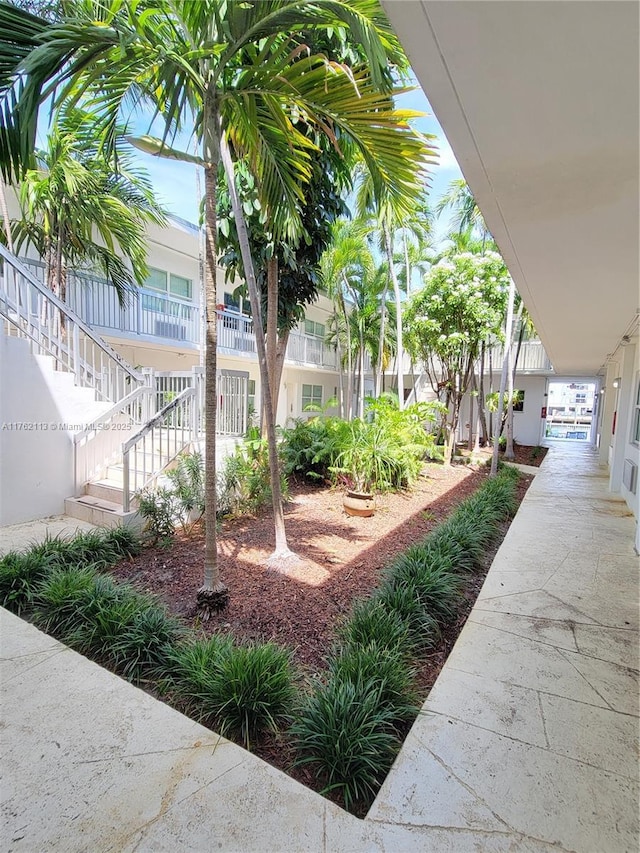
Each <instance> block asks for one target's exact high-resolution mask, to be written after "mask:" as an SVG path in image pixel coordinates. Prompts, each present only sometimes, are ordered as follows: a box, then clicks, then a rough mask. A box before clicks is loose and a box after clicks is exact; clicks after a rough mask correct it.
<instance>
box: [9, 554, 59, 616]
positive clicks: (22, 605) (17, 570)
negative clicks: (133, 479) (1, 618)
mask: <svg viewBox="0 0 640 853" xmlns="http://www.w3.org/2000/svg"><path fill="white" fill-rule="evenodd" d="M51 565H52V564H51V559H50V558H47V557H45V556H40V555H38V554H33V553H31V552H30V551H28V552H27V553H26V554H18V553H17V552H15V551H11V552H10V553H8V554H5V556H4V557H2V559H0V604H2V606H3V607H6V608H7V610H11V611H12V612H13V613H17V614H18V615H20V614H21V613H24V612H25V611H28V610H29V609H30V608H31V605H32V603H33V597H34V593H35V590H36V589H37V586H38V584H39V583H40V581H42V579H43V578H44V577H46V575H47V574H48V572H49V571H51Z"/></svg>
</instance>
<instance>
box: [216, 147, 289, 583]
mask: <svg viewBox="0 0 640 853" xmlns="http://www.w3.org/2000/svg"><path fill="white" fill-rule="evenodd" d="M219 140H220V154H221V158H222V163H223V165H224V170H225V174H226V176H227V183H228V185H229V197H230V199H231V207H232V210H233V216H234V219H235V223H236V228H237V231H238V240H239V242H240V253H241V255H242V262H243V265H244V271H245V276H246V279H247V287H248V290H249V302H250V303H251V313H252V314H253V324H254V329H255V330H256V336H255V337H256V350H257V355H258V364H259V366H260V381H261V383H262V395H263V401H264V412H265V421H266V426H267V444H268V447H269V473H270V477H271V496H272V502H273V523H274V532H275V550H274V552H273V553H272V554H271V556H270V557H269V559H268V560H267V566H268V567H269V568H272V569H275V570H277V571H285V570H286V569H287V567H288V566H290V565H291V564H292V563H296V562H298V561H299V558H298V557H297V556H296V555H295V554H294V553H293V552H292V551H290V550H289V546H288V544H287V534H286V531H285V526H284V512H283V509H282V490H281V488H280V466H279V462H278V445H277V441H276V428H275V420H274V413H273V401H272V399H271V388H270V385H269V370H268V366H267V353H266V347H265V339H264V335H263V334H259V331H260V330H261V329H262V328H263V326H262V309H261V306H260V295H259V293H258V284H257V282H256V276H255V269H254V266H253V258H252V257H251V247H250V245H249V234H248V232H247V225H246V222H245V218H244V213H243V211H242V205H241V204H240V199H239V198H238V193H237V190H236V185H235V169H234V165H233V160H232V159H231V152H230V151H229V146H228V144H227V141H226V139H225V137H224V136H223V135H222V134H220V136H219Z"/></svg>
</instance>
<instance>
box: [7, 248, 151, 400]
mask: <svg viewBox="0 0 640 853" xmlns="http://www.w3.org/2000/svg"><path fill="white" fill-rule="evenodd" d="M0 257H2V258H3V259H4V261H5V262H6V263H7V264H8V265H9V266H10V267H12V269H13V270H14V271H15V272H16V273H17V274H18V275H19V276H20V277H21V278H22V279H23V280H24V281H25V282H26V283H27V284H28V285H29V286H30V287H31V288H33V289H34V290H36V291H37V293H38V294H39V296H40V297H41V298H42V299H44V300H45V301H46V302H47V303H48V304H49V305H51V306H53V307H54V308H55V309H57V310H58V311H59V312H60V314H61V315H63V316H64V317H66V318H67V320H69V321H70V322H71V323H73V325H74V327H75V328H74V334H75V335H76V336H77V335H78V333H79V332H81V333H82V334H83V335H84V336H85V337H86V338H88V339H89V340H90V341H91V342H92V343H93V345H94V346H96V347H97V348H98V349H99V350H100V351H101V352H102V353H103V354H104V355H105V356H107V358H108V359H109V360H110V361H112V362H114V363H115V365H116V366H117V368H118V369H119V370H121V371H123V373H124V374H126V375H127V376H128V377H129V378H130V379H131V380H132V381H133V382H135V383H136V384H138V385H143V384H144V377H143V376H142V374H140V373H138V372H137V371H136V370H135V369H134V368H133V367H131V365H129V364H127V362H126V361H125V360H124V359H123V358H122V357H121V356H120V355H119V354H118V353H117V352H116V351H115V350H114V349H112V348H111V347H110V346H109V344H107V343H106V341H104V340H102V338H100V336H99V335H97V334H96V333H95V332H94V331H93V330H92V329H91V327H90V326H87V325H86V324H85V323H84V322H83V321H82V320H81V319H80V317H78V315H77V314H76V313H75V312H74V311H72V310H71V309H70V308H69V307H68V305H66V304H65V303H64V302H63V301H62V300H61V299H60V298H59V297H58V296H56V294H55V293H53V292H52V291H51V290H49V288H48V287H47V286H46V285H44V284H43V283H42V282H40V281H39V280H38V279H37V278H36V276H34V275H33V273H31V272H30V271H29V270H28V269H27V268H26V267H25V266H24V265H23V264H22V263H21V262H20V261H19V260H18V259H17V258H16V257H15V255H12V254H11V252H9V251H8V250H7V249H5V247H4V246H2V245H1V244H0ZM3 281H4V287H3V289H2V291H1V293H0V305H1V304H2V303H4V304H5V305H6V306H7V310H6V312H5V311H2V312H1V313H2V314H3V316H4V317H5V319H6V320H7V321H8V322H9V323H11V324H12V325H13V326H14V327H15V328H17V329H18V330H19V331H20V332H21V333H22V334H25V335H26V336H27V337H29V338H30V339H31V340H33V341H34V343H36V344H37V345H38V346H40V347H42V348H43V349H44V350H45V351H47V353H48V354H50V355H53V356H54V358H56V360H57V361H58V362H59V363H60V364H62V365H63V366H64V367H67V368H68V369H69V370H71V371H72V372H73V367H72V364H76V363H77V362H82V363H80V364H79V366H80V367H81V368H82V369H83V370H84V371H85V372H86V373H93V374H94V375H97V371H96V369H95V367H93V366H92V365H89V364H88V363H87V362H86V360H81V359H80V358H79V355H78V354H77V353H72V352H71V350H70V348H69V347H68V346H67V345H66V344H65V342H64V341H62V340H54V338H52V336H51V334H50V333H49V334H48V335H47V338H48V340H49V345H47V344H46V343H45V339H44V337H42V336H41V335H35V334H34V333H33V332H31V331H29V330H27V329H25V328H24V327H23V326H22V325H21V323H19V322H17V320H18V319H19V320H22V321H23V322H26V323H29V325H30V326H33V323H32V322H30V320H29V317H28V316H27V315H25V314H22V313H21V311H22V310H24V307H23V306H21V305H20V304H19V300H18V291H17V284H16V301H15V302H12V301H11V300H10V297H9V292H8V289H7V285H8V278H7V275H6V272H5V275H4V276H3ZM11 311H13V312H14V313H15V314H16V317H13V316H12V315H11ZM40 332H42V330H40ZM56 349H58V350H59V351H60V352H62V353H64V355H66V356H67V358H68V363H65V362H64V361H61V360H60V358H59V354H58V353H56V351H55V350H56Z"/></svg>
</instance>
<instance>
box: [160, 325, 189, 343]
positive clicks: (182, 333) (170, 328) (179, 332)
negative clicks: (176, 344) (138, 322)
mask: <svg viewBox="0 0 640 853" xmlns="http://www.w3.org/2000/svg"><path fill="white" fill-rule="evenodd" d="M155 328H156V331H155V334H156V336H157V337H159V338H171V340H173V341H185V340H186V339H187V327H186V326H181V325H180V323H167V322H166V321H165V320H156V327H155Z"/></svg>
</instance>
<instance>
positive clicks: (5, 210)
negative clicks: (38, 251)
mask: <svg viewBox="0 0 640 853" xmlns="http://www.w3.org/2000/svg"><path fill="white" fill-rule="evenodd" d="M0 211H1V212H2V222H3V224H4V232H5V234H6V235H7V249H8V250H9V251H10V252H11V254H12V255H15V251H14V247H13V235H12V233H11V220H10V219H9V207H8V205H7V194H6V192H5V185H4V181H3V180H2V179H0ZM12 269H13V268H12Z"/></svg>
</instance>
